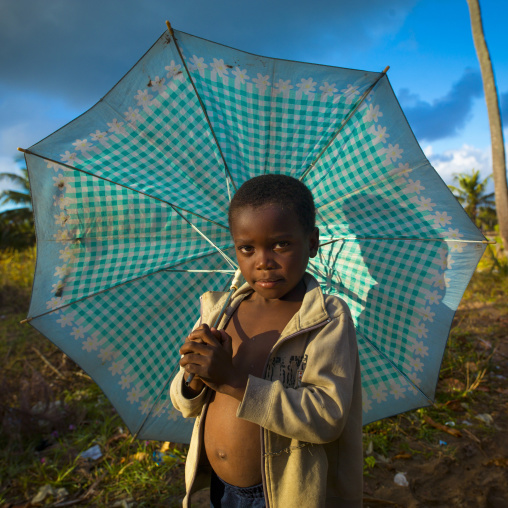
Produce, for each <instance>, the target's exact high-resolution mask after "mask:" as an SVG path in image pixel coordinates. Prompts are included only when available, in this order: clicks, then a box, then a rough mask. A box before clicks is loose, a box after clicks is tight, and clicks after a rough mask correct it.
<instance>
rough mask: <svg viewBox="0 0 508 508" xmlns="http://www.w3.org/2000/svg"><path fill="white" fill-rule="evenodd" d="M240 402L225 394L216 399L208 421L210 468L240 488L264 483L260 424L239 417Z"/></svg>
mask: <svg viewBox="0 0 508 508" xmlns="http://www.w3.org/2000/svg"><path fill="white" fill-rule="evenodd" d="M239 404H240V403H239V402H238V401H237V400H235V399H233V398H232V397H229V396H228V395H224V394H221V393H215V394H214V397H213V398H212V400H211V402H210V405H209V406H208V411H207V413H206V420H205V450H206V455H207V457H208V460H209V461H210V465H211V466H212V467H213V469H214V471H215V472H216V473H217V475H218V476H220V477H221V478H222V479H223V480H224V481H225V482H227V483H230V484H231V485H236V486H237V487H250V486H252V485H257V484H259V483H261V445H260V436H259V425H256V424H254V423H251V422H248V421H246V420H242V419H240V418H237V417H236V411H237V409H238V405H239Z"/></svg>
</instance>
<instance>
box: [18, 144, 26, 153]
mask: <svg viewBox="0 0 508 508" xmlns="http://www.w3.org/2000/svg"><path fill="white" fill-rule="evenodd" d="M18 152H23V153H28V150H25V149H24V148H20V147H19V146H18Z"/></svg>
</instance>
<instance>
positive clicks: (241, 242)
mask: <svg viewBox="0 0 508 508" xmlns="http://www.w3.org/2000/svg"><path fill="white" fill-rule="evenodd" d="M231 234H232V236H233V240H234V243H235V250H236V257H237V259H238V264H239V265H240V270H241V272H242V275H243V276H244V277H245V280H246V281H247V282H248V283H249V284H250V286H251V287H252V289H254V291H256V293H258V294H259V295H260V296H261V297H262V298H264V299H267V300H274V299H280V298H283V297H286V298H289V297H290V296H291V292H292V291H293V290H294V289H295V288H297V286H299V283H300V281H301V280H302V277H303V274H304V273H305V270H306V268H307V263H308V261H309V258H311V257H314V256H315V255H316V253H317V249H318V246H319V232H318V229H317V228H315V229H314V231H313V232H312V233H310V234H309V233H306V232H305V231H304V229H303V226H302V225H301V224H300V222H299V221H298V218H297V217H296V214H295V213H294V212H292V211H289V210H283V209H282V208H281V207H280V206H278V205H263V206H261V207H255V208H254V207H251V206H247V207H243V208H240V209H238V210H237V211H236V212H235V213H234V215H233V217H232V224H231Z"/></svg>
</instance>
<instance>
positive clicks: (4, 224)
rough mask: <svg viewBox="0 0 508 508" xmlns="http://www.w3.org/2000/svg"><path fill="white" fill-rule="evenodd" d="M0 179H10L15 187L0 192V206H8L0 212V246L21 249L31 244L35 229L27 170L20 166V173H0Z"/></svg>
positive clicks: (33, 239) (33, 240)
mask: <svg viewBox="0 0 508 508" xmlns="http://www.w3.org/2000/svg"><path fill="white" fill-rule="evenodd" d="M2 179H8V180H10V181H11V182H12V183H13V184H14V185H15V186H16V187H17V189H7V190H3V191H2V192H0V206H2V207H4V206H9V207H10V208H8V209H7V210H4V211H2V212H0V248H5V247H12V248H15V249H21V248H24V247H28V246H30V245H33V244H34V242H35V230H34V221H33V214H32V201H31V198H30V184H29V181H28V171H27V169H26V168H22V169H21V174H20V175H19V174H16V173H0V180H2Z"/></svg>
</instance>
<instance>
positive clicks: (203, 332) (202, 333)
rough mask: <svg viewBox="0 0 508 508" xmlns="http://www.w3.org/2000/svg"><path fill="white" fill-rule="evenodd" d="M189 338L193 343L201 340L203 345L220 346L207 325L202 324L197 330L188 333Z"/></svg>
mask: <svg viewBox="0 0 508 508" xmlns="http://www.w3.org/2000/svg"><path fill="white" fill-rule="evenodd" d="M189 337H190V340H191V341H194V342H196V341H199V340H201V341H202V342H204V343H205V344H210V345H213V346H218V345H220V342H219V341H218V339H217V338H216V336H215V334H214V333H212V331H211V330H210V327H209V326H208V325H207V324H203V325H201V326H200V327H199V328H196V329H195V330H193V331H192V332H191V333H190V335H189Z"/></svg>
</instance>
